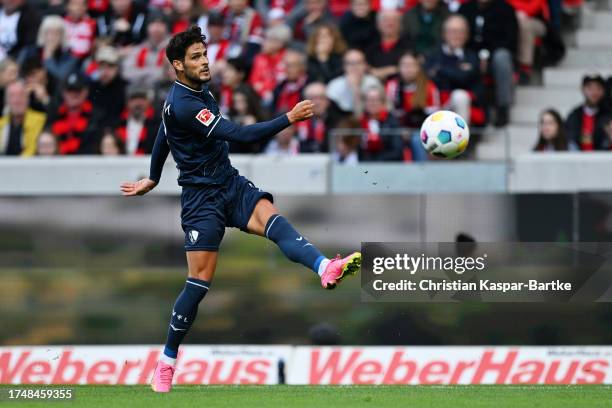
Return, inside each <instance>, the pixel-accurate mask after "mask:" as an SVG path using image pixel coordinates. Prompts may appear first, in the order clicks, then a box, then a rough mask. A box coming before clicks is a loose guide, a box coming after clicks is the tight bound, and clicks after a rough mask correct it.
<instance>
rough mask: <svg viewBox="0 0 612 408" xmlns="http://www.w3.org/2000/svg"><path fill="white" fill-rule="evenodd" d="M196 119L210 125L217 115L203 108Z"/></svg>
mask: <svg viewBox="0 0 612 408" xmlns="http://www.w3.org/2000/svg"><path fill="white" fill-rule="evenodd" d="M196 119H197V120H198V121H199V122H200V123H202V124H203V125H204V126H210V124H211V123H212V122H213V120H215V115H214V114H213V113H212V112H211V111H209V110H208V109H202V110H201V111H199V112H198V114H197V115H196Z"/></svg>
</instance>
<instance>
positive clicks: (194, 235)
mask: <svg viewBox="0 0 612 408" xmlns="http://www.w3.org/2000/svg"><path fill="white" fill-rule="evenodd" d="M198 235H200V233H199V232H198V231H196V230H191V231H189V241H190V242H191V243H192V244H195V243H196V241H197V240H198Z"/></svg>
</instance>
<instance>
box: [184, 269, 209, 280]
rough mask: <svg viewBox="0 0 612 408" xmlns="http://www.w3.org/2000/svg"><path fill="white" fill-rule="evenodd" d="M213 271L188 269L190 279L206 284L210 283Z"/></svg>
mask: <svg viewBox="0 0 612 408" xmlns="http://www.w3.org/2000/svg"><path fill="white" fill-rule="evenodd" d="M214 273H215V272H214V270H211V269H210V268H201V269H192V268H190V269H189V277H190V278H196V279H200V280H204V281H207V282H211V281H212V278H213V275H214Z"/></svg>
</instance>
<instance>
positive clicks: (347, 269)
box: [321, 252, 361, 289]
mask: <svg viewBox="0 0 612 408" xmlns="http://www.w3.org/2000/svg"><path fill="white" fill-rule="evenodd" d="M360 267H361V252H353V253H352V254H350V255H349V256H347V257H346V258H340V255H338V256H336V257H335V258H334V259H332V260H331V261H330V262H329V264H328V265H327V267H326V268H325V272H323V274H322V275H321V286H323V287H324V288H325V289H334V288H335V287H336V285H337V284H339V283H340V282H341V281H342V279H343V278H344V277H345V276H351V275H355V274H356V273H357V271H358V270H359V268H360Z"/></svg>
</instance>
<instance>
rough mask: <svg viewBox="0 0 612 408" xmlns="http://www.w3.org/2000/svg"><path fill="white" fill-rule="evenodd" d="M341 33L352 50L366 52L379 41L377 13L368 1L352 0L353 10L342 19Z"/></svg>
mask: <svg viewBox="0 0 612 408" xmlns="http://www.w3.org/2000/svg"><path fill="white" fill-rule="evenodd" d="M340 31H341V32H342V36H343V37H344V39H345V40H346V43H347V45H348V46H349V47H350V48H356V49H359V50H362V51H364V50H365V49H366V48H367V47H368V46H370V44H375V43H376V42H377V41H379V37H378V30H377V29H376V13H375V12H374V10H372V7H371V5H370V2H369V1H367V0H351V9H350V10H349V11H347V12H346V13H344V15H343V16H342V18H341V19H340Z"/></svg>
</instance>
